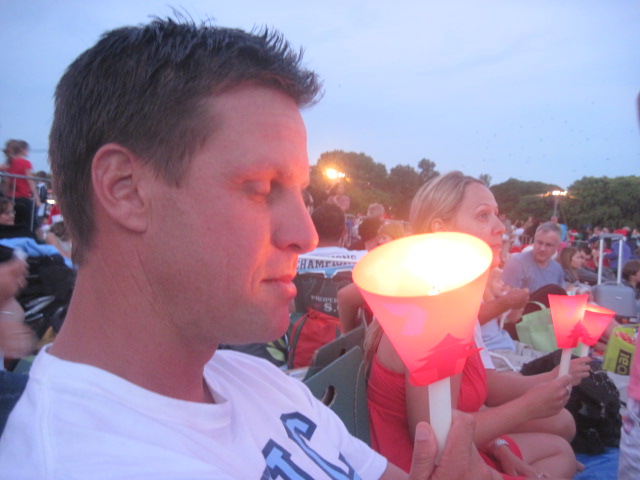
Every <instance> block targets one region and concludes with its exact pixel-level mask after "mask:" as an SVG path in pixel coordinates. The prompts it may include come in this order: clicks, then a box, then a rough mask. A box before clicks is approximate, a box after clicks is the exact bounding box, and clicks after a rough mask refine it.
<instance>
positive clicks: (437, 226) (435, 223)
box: [431, 218, 444, 233]
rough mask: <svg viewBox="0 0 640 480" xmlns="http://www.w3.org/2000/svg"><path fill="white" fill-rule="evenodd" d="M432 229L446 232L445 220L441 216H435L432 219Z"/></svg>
mask: <svg viewBox="0 0 640 480" xmlns="http://www.w3.org/2000/svg"><path fill="white" fill-rule="evenodd" d="M431 231H432V232H436V233H437V232H444V222H443V221H442V220H440V219H439V218H434V219H433V220H431Z"/></svg>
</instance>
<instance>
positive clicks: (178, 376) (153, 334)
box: [49, 272, 216, 403]
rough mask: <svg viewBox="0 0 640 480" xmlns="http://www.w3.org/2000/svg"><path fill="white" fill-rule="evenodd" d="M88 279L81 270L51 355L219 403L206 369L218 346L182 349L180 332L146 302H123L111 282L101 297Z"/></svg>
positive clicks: (170, 392)
mask: <svg viewBox="0 0 640 480" xmlns="http://www.w3.org/2000/svg"><path fill="white" fill-rule="evenodd" d="M85 280H86V279H85V278H84V277H83V275H82V273H81V272H79V275H78V279H77V283H76V287H75V289H74V299H73V300H72V303H71V305H70V307H69V313H68V315H67V318H66V319H65V323H64V327H63V328H62V330H61V331H60V334H59V335H58V337H57V338H56V341H55V342H54V344H53V345H52V347H51V349H50V350H49V353H50V354H52V355H54V356H56V357H59V358H61V359H63V360H68V361H72V362H77V363H84V364H87V365H92V366H94V367H97V368H100V369H102V370H105V371H107V372H110V373H112V374H114V375H117V376H119V377H121V378H123V379H125V380H127V381H129V382H131V383H133V384H136V385H138V386H140V387H142V388H145V389H147V390H150V391H152V392H155V393H158V394H160V395H164V396H167V397H171V398H176V399H180V400H186V401H192V402H201V403H210V402H212V401H213V396H212V395H211V393H210V392H209V391H208V388H206V386H205V385H204V381H203V371H204V365H205V364H206V363H207V361H208V360H210V359H211V357H212V356H213V354H214V353H215V350H216V349H215V347H213V348H210V349H206V351H204V350H205V348H200V349H198V348H197V347H196V348H194V347H195V345H192V346H191V347H189V345H187V343H188V342H184V348H181V346H180V341H179V340H180V339H179V336H178V335H177V334H176V332H173V333H172V332H171V330H170V329H164V330H163V328H162V327H163V325H164V324H165V323H166V322H164V321H163V320H162V319H159V318H157V316H154V315H153V312H145V308H144V305H142V302H140V303H141V304H140V305H137V306H136V305H130V304H129V305H125V304H123V303H122V302H119V301H118V300H117V298H118V295H119V294H118V290H119V289H117V288H116V289H113V288H110V287H109V286H108V285H106V286H105V291H101V292H100V295H96V294H95V292H91V291H90V287H91V285H95V283H94V282H93V283H92V282H86V281H85ZM106 283H109V282H106ZM110 285H113V284H112V282H111V283H110ZM121 293H122V292H120V294H121ZM105 298H109V299H111V301H110V302H109V304H108V305H105V304H104V302H102V301H101V300H100V299H105ZM101 302H102V303H101Z"/></svg>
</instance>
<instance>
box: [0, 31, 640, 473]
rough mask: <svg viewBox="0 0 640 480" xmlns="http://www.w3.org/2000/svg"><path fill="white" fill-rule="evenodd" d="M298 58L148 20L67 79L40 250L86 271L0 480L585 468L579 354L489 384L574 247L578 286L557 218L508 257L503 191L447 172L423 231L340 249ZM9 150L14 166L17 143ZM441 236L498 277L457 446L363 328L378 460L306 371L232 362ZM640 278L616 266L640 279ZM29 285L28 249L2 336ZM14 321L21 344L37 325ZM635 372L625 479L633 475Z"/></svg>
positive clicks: (5, 267)
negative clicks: (306, 294)
mask: <svg viewBox="0 0 640 480" xmlns="http://www.w3.org/2000/svg"><path fill="white" fill-rule="evenodd" d="M301 60H302V58H301V53H296V51H295V50H293V49H292V48H290V47H289V45H288V43H287V42H286V40H285V39H284V38H283V37H282V36H281V35H280V34H278V33H277V32H273V31H266V30H265V31H263V32H257V33H246V32H244V31H241V30H237V29H226V28H222V27H215V26H211V25H209V24H202V25H196V24H195V23H194V22H193V21H188V20H183V19H177V20H174V19H154V20H152V21H151V22H150V23H149V24H146V25H140V26H137V27H125V28H121V29H117V30H113V31H111V32H108V33H106V34H105V35H103V36H102V37H101V39H100V40H99V41H98V43H97V44H96V45H95V46H93V47H92V48H90V49H89V50H87V51H86V52H85V53H83V54H82V55H81V56H80V57H79V58H78V59H76V60H75V61H74V62H73V63H72V64H71V65H70V66H69V68H68V69H67V70H66V72H65V74H64V75H63V77H62V79H61V80H60V83H59V84H58V87H57V89H56V94H55V98H56V102H55V105H56V109H55V114H54V120H53V126H52V131H51V135H50V148H49V152H50V159H51V167H52V171H53V175H54V177H55V179H56V184H55V193H56V198H57V200H58V201H59V204H60V208H61V213H62V215H64V221H65V223H64V225H65V229H62V228H61V229H57V228H56V229H54V228H53V227H52V229H51V230H52V232H51V233H52V234H54V235H55V237H51V240H50V241H48V242H47V243H50V245H55V248H56V249H60V250H59V251H60V252H62V250H64V251H65V252H66V255H65V256H69V255H70V257H71V258H72V260H73V264H74V265H75V267H76V268H77V279H76V281H75V287H74V290H73V296H72V298H71V301H70V304H69V306H68V311H67V314H66V318H65V320H64V326H63V327H62V329H61V330H60V332H59V334H58V335H57V337H56V339H55V341H54V342H53V343H51V344H48V345H46V346H44V347H43V348H42V349H40V351H39V353H38V354H37V356H36V358H35V360H34V361H33V365H32V367H31V369H30V371H29V376H28V380H27V381H26V385H25V387H24V390H23V391H22V392H21V394H19V395H17V396H16V397H15V402H14V404H12V405H11V406H10V408H7V407H6V406H5V404H3V403H1V402H0V407H2V408H0V413H2V414H3V415H4V416H5V419H6V425H5V428H4V431H3V432H2V433H1V436H0V479H7V480H8V479H11V480H16V479H17V480H20V479H32V478H52V479H66V478H87V479H89V478H91V479H102V478H104V479H107V478H171V479H174V478H265V479H266V478H314V479H320V478H362V479H378V478H384V479H400V478H411V479H427V478H429V479H434V480H436V479H453V480H455V479H478V480H481V479H499V478H514V477H515V478H556V479H563V478H566V479H568V478H572V477H573V476H574V474H575V473H576V471H578V470H579V469H580V468H581V465H580V464H579V463H578V462H577V461H576V457H575V455H574V452H573V450H572V448H571V446H570V444H569V442H570V441H571V439H572V437H573V435H574V434H575V422H574V420H573V417H572V416H571V414H570V413H569V412H568V411H567V410H566V409H565V408H564V406H565V405H566V402H567V400H568V398H569V395H570V392H571V388H572V386H575V385H578V384H579V383H580V381H581V380H582V379H583V378H585V377H586V376H587V375H588V372H589V366H588V365H587V362H588V358H581V359H575V360H573V361H572V362H571V367H570V370H569V374H567V375H564V376H561V377H558V371H557V369H555V370H552V371H549V372H545V373H542V374H539V375H532V376H527V377H525V376H523V375H520V374H518V373H517V372H502V371H498V370H497V369H496V368H495V365H494V364H493V362H492V359H491V357H490V356H489V355H488V353H487V348H484V347H485V341H484V339H483V337H486V335H484V334H483V333H486V332H483V331H482V328H483V327H485V326H487V325H490V324H492V322H498V324H499V323H500V322H502V321H503V320H505V319H509V320H511V321H516V320H517V318H518V317H519V315H521V314H522V312H524V311H525V308H526V304H527V302H528V301H529V300H530V299H531V298H535V297H536V295H538V294H540V295H542V293H537V292H540V291H542V292H544V291H545V290H544V289H545V288H548V286H549V284H552V285H555V286H557V287H558V288H564V287H565V286H566V284H567V281H566V280H565V278H567V277H568V278H569V282H574V279H575V278H578V280H579V278H580V277H579V270H580V269H581V268H584V264H581V262H580V261H579V260H580V259H581V257H580V256H579V255H578V258H577V259H576V260H575V261H574V259H573V257H574V256H576V252H573V251H572V250H567V252H568V253H566V254H565V255H566V256H570V257H569V258H568V263H567V265H568V266H567V267H566V269H568V271H567V272H565V271H564V270H563V267H562V266H561V265H560V264H559V263H557V262H556V261H555V260H554V259H553V256H554V255H556V254H557V252H558V249H559V248H558V247H559V245H560V243H561V242H562V235H563V230H562V228H561V227H560V226H558V224H557V222H554V221H553V219H552V220H551V221H550V222H546V223H542V224H541V225H539V226H537V228H536V229H535V231H534V232H533V233H532V238H533V246H532V248H531V249H530V250H526V249H525V250H524V251H522V252H519V253H515V254H513V255H509V256H508V258H506V259H505V258H503V254H504V245H505V242H504V237H505V235H506V237H507V238H510V235H509V234H507V228H506V226H505V223H506V222H505V219H501V218H500V216H499V213H498V205H497V203H496V201H495V198H494V197H493V194H492V193H491V191H490V190H489V189H488V188H487V187H486V186H485V185H484V184H483V183H482V182H480V181H478V180H476V179H473V178H471V177H468V176H465V175H464V174H462V173H461V172H451V173H448V174H445V175H441V176H438V177H436V178H435V179H433V180H431V181H430V182H428V183H426V184H425V185H424V186H423V187H422V188H421V189H420V190H419V191H418V193H417V194H416V196H415V197H414V199H413V203H412V206H411V218H410V228H409V229H407V228H406V225H405V224H404V223H402V222H394V221H389V220H388V219H385V218H384V207H383V206H382V205H380V204H372V205H371V207H370V209H369V212H368V213H367V215H366V216H365V217H364V218H362V219H361V221H360V222H359V223H358V224H357V225H355V226H354V227H353V228H355V229H356V230H357V233H358V237H359V238H357V241H355V242H351V241H349V242H347V240H346V239H348V238H349V237H350V236H349V235H347V233H348V231H349V228H350V225H349V223H348V222H347V219H346V217H345V212H347V211H348V210H349V205H350V200H349V197H348V195H347V193H346V192H345V189H344V185H342V184H339V185H340V186H337V187H336V188H335V190H334V191H333V192H331V196H329V197H328V200H327V201H326V202H323V203H322V204H319V205H313V204H312V199H310V198H309V197H310V196H309V195H305V194H304V193H303V192H304V188H305V187H306V186H307V185H308V180H309V163H308V157H307V150H306V130H305V125H304V122H303V120H302V116H301V114H300V109H302V108H303V107H306V106H308V105H311V104H313V103H314V102H315V101H316V100H317V99H318V97H319V95H320V93H321V84H320V81H319V79H318V77H317V76H316V74H315V73H314V72H312V71H310V70H308V69H306V68H305V67H304V66H302V63H301ZM114 72H117V73H115V74H114ZM159 118H161V119H167V118H171V119H172V121H171V122H166V121H162V122H159V121H158V119H159ZM12 155H13V156H12V158H13V159H15V158H19V159H22V160H24V156H25V155H26V151H25V150H24V148H22V149H21V150H16V151H13V150H12ZM16 165H22V167H24V166H25V165H26V163H25V162H24V161H20V162H16ZM22 167H21V168H22ZM16 168H17V167H16ZM21 171H22V172H23V174H26V175H27V176H29V174H30V171H29V170H28V169H23V170H21ZM27 186H28V189H29V191H27V190H26V189H23V190H21V192H20V194H21V195H24V197H18V196H14V197H13V198H15V199H16V200H15V201H14V202H13V203H7V202H5V204H0V207H2V208H0V219H5V218H6V221H7V222H11V220H10V219H11V218H12V208H13V205H14V204H15V205H17V203H18V202H17V200H18V198H26V199H30V201H32V202H35V204H37V203H38V201H37V200H36V193H37V191H36V190H34V188H35V184H34V185H33V188H32V185H31V183H28V184H27ZM17 191H18V189H17V187H16V192H17ZM29 192H30V193H29ZM20 203H26V202H22V201H21V202H20ZM3 205H4V206H3ZM33 210H34V209H32V211H33ZM310 212H311V214H310ZM556 220H557V219H556ZM31 223H32V222H31ZM515 225H516V227H515V228H516V231H517V230H519V229H522V232H525V231H526V229H527V228H529V225H526V224H525V223H523V224H522V225H520V224H519V223H518V222H515ZM444 231H454V232H463V233H467V234H469V235H473V236H475V237H477V238H479V239H481V240H483V241H484V242H486V243H487V244H488V245H489V247H490V248H491V250H492V253H493V263H492V268H493V270H492V272H491V281H490V282H488V284H487V288H486V292H485V298H484V301H483V303H482V305H481V306H480V311H479V314H478V322H477V325H476V329H475V334H474V340H473V342H474V346H475V347H477V349H476V350H475V353H473V354H472V355H471V356H470V357H469V359H468V360H467V362H466V365H465V368H464V370H463V372H462V373H461V374H459V375H456V376H454V378H452V381H451V385H452V387H451V399H452V405H451V406H452V407H453V409H454V413H453V418H452V424H451V429H450V432H449V434H448V437H447V440H446V445H445V447H444V450H443V451H438V445H437V442H436V440H435V437H434V434H433V431H432V429H431V427H430V425H429V423H428V419H429V408H430V407H431V408H437V407H436V406H433V405H432V406H430V405H429V395H428V392H427V389H426V387H418V386H415V385H413V384H412V383H411V382H410V381H409V372H408V371H407V369H406V367H405V365H404V364H403V362H402V361H401V359H400V356H399V355H398V352H397V351H396V350H395V349H394V348H393V346H392V345H391V342H390V341H389V339H388V338H387V336H386V335H385V333H384V331H383V330H382V329H381V327H380V326H379V325H378V323H377V321H376V320H375V319H374V318H372V316H371V315H368V316H365V317H364V320H363V321H364V323H365V324H368V326H367V329H366V331H367V333H366V337H367V338H366V341H365V346H366V353H367V354H366V359H367V362H368V368H369V369H370V370H369V371H370V373H369V378H368V393H367V396H368V403H369V410H370V420H371V433H372V441H371V446H369V445H367V444H366V443H364V442H362V441H361V440H359V439H357V438H355V437H353V436H352V435H350V434H349V432H348V431H347V429H346V428H345V426H344V425H343V424H342V422H341V421H340V419H339V418H338V417H337V416H336V415H335V414H334V413H333V412H332V411H331V410H330V409H329V408H327V407H326V406H325V405H323V404H322V402H320V401H319V400H318V399H315V398H314V397H313V396H312V395H311V393H310V392H309V390H308V389H307V388H306V387H305V386H304V385H303V384H302V383H300V382H299V381H298V380H296V379H295V378H292V377H291V376H288V375H286V373H284V372H282V371H281V370H280V369H278V368H277V367H275V366H273V365H271V364H270V363H268V362H265V361H264V360H262V359H260V358H257V357H255V356H251V355H246V354H243V353H239V352H236V351H233V350H230V349H225V350H222V349H219V348H218V347H219V345H221V344H225V345H242V344H247V343H253V342H269V341H272V340H273V339H275V338H279V337H280V336H282V335H283V333H284V332H285V331H286V329H287V327H288V325H289V318H290V317H289V312H290V308H291V305H292V302H293V300H294V297H295V294H296V289H295V286H294V283H293V280H294V277H295V275H296V273H297V271H302V270H313V269H325V268H330V267H334V266H335V264H341V263H345V262H346V263H350V264H352V263H353V262H355V261H357V260H358V259H359V258H361V257H362V256H363V255H365V254H366V252H367V251H369V250H372V249H375V248H377V247H378V246H379V245H381V244H383V243H385V242H388V241H391V240H393V239H396V238H399V237H402V236H404V235H406V234H409V233H429V232H444ZM518 238H520V239H522V238H523V234H520V235H518ZM71 239H73V245H72V248H71V245H70V244H69V242H70V241H71ZM520 243H522V242H521V241H520ZM514 244H515V240H514ZM520 246H521V245H519V246H518V247H520ZM52 248H54V247H52ZM567 248H569V247H567ZM69 252H70V253H69ZM610 253H612V254H615V253H616V252H610ZM617 253H618V254H619V255H624V252H623V251H618V252H617ZM632 261H633V260H632ZM581 265H582V266H581ZM627 265H629V266H628V267H627ZM634 265H635V266H634ZM637 267H638V266H637V265H636V264H630V263H628V262H627V263H625V268H624V272H626V273H625V274H624V275H625V279H626V281H627V282H629V284H630V285H635V286H636V287H637V285H638V281H639V278H638V276H639V275H640V274H639V271H640V269H639V268H637ZM25 275H26V266H25V262H24V260H22V259H20V258H12V257H11V256H10V257H9V261H7V262H4V263H0V310H1V311H0V328H1V329H0V340H2V338H3V335H5V333H4V331H5V327H6V325H10V324H9V323H7V324H4V322H5V318H4V316H5V315H6V316H12V315H15V312H16V310H15V309H14V306H15V303H14V299H13V297H15V295H16V293H17V292H18V291H19V289H20V288H22V287H23V286H24V282H25ZM340 292H345V294H344V295H340V296H339V298H337V302H338V308H337V311H338V314H339V316H340V317H341V318H340V320H341V323H342V325H343V330H344V331H345V332H346V331H347V330H350V329H353V328H355V327H357V326H358V325H357V322H358V318H359V317H358V315H357V311H358V310H359V309H360V308H361V307H362V308H366V304H365V303H364V300H363V299H362V297H358V294H359V292H358V291H357V289H356V288H355V287H354V286H353V284H351V285H348V286H346V287H344V288H343V289H342V290H340ZM340 292H339V293H340ZM341 302H346V303H342V306H341ZM354 317H355V320H354ZM17 325H20V323H19V322H17ZM493 325H494V326H495V323H493ZM11 327H13V329H12V330H11V331H10V332H8V334H10V335H11V336H14V337H15V336H16V335H17V336H20V337H21V338H22V339H25V335H24V333H25V330H24V328H22V329H16V328H15V327H16V325H14V324H11ZM27 333H28V332H27ZM8 334H6V335H8ZM30 341H32V340H31V337H29V335H26V340H25V343H27V344H29V342H30ZM0 345H3V344H0ZM514 345H515V344H514ZM3 348H4V347H3ZM29 348H32V347H29ZM514 348H516V347H515V346H514ZM638 357H640V356H636V359H637V358H638ZM638 363H639V362H638V361H636V362H635V363H634V368H633V372H632V380H631V383H630V387H629V396H630V398H631V399H633V400H635V401H637V403H635V404H634V403H633V402H632V403H631V404H630V411H631V412H632V414H633V415H636V417H635V422H636V423H635V424H633V419H632V421H631V424H628V425H630V426H629V428H628V432H627V433H625V434H624V435H625V436H623V448H622V452H623V453H622V454H621V465H624V468H625V469H627V468H628V471H627V470H624V472H623V470H622V468H623V467H622V466H621V472H622V475H623V477H621V478H634V476H637V473H638V469H639V468H640V461H639V459H638V452H637V447H636V445H638V440H639V438H638V437H639V436H640V433H639V431H638V430H639V427H638V425H637V420H638V419H637V413H638V412H637V405H640V396H639V395H638V393H640V392H638V390H639V389H640V384H638V381H637V380H638V378H637V377H638V376H639V375H640V371H639V368H638V367H639V366H640V365H638ZM5 375H6V376H5ZM8 375H9V374H8V373H3V372H0V382H1V381H3V380H4V379H5V378H8V377H7V376H8ZM0 385H1V383H0ZM0 388H1V387H0ZM0 400H1V396H0ZM436 413H437V412H436ZM634 448H635V450H636V451H635V452H634ZM436 459H438V460H437V461H436ZM624 475H626V476H624Z"/></svg>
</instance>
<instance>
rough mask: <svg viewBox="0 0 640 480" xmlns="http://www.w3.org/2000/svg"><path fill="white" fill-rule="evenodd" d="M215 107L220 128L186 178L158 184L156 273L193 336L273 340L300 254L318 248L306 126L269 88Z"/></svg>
mask: <svg viewBox="0 0 640 480" xmlns="http://www.w3.org/2000/svg"><path fill="white" fill-rule="evenodd" d="M207 109H208V117H207V118H208V119H209V120H207V121H210V122H212V124H213V125H215V127H214V128H213V129H212V130H213V131H212V133H211V134H210V136H209V137H208V138H207V139H206V141H205V142H204V144H203V145H202V146H201V147H200V148H199V149H198V150H197V151H196V153H195V154H194V156H193V158H192V160H191V164H190V167H189V170H188V172H187V174H186V177H185V178H184V179H183V181H181V182H180V185H179V187H177V188H176V187H172V186H170V185H166V184H164V183H163V182H161V181H158V184H157V188H158V192H157V195H156V198H157V201H158V202H157V203H158V206H159V208H158V211H157V218H156V220H157V231H155V232H150V233H152V235H154V237H152V235H150V237H152V238H155V239H157V238H160V240H156V244H155V245H154V247H153V249H150V252H149V255H156V257H155V258H153V259H148V260H147V262H146V263H147V264H150V265H153V266H154V267H153V268H152V271H150V272H149V275H154V277H152V278H153V281H154V282H155V285H156V286H157V287H158V289H159V290H160V295H166V296H168V297H169V298H167V302H166V303H167V305H166V306H165V307H166V310H168V311H169V312H170V318H169V319H168V320H169V321H170V322H172V323H174V324H175V326H176V331H178V332H179V335H180V336H182V337H184V338H185V340H186V341H191V342H204V343H203V344H205V343H206V344H207V345H208V344H210V343H212V342H214V343H217V342H220V343H249V342H261V341H269V340H273V339H275V338H277V337H278V336H280V335H282V334H283V333H284V331H285V330H286V328H287V326H288V321H289V316H288V305H289V303H290V301H291V300H292V299H293V297H294V296H295V293H296V289H295V286H294V285H293V283H292V279H293V277H294V276H295V273H296V264H297V258H298V254H300V253H304V252H307V251H310V250H312V249H313V248H314V247H315V245H316V244H317V236H316V233H315V229H314V227H313V223H312V222H311V218H310V216H309V213H308V211H307V209H306V208H305V204H304V200H303V196H302V189H303V188H304V187H305V186H306V185H307V183H308V178H309V163H308V157H307V148H306V141H307V139H306V131H305V126H304V123H303V121H302V117H301V115H300V112H299V110H298V108H297V106H296V105H295V103H294V102H293V101H292V100H291V99H290V98H289V97H287V96H285V95H283V94H281V93H279V92H277V91H274V90H271V89H267V88H263V87H257V86H243V87H238V88H236V89H233V90H231V91H229V92H227V93H224V94H222V95H220V96H218V97H217V98H216V99H215V100H211V101H210V102H209V103H208V106H207ZM159 254H162V255H159ZM156 293H158V292H156ZM187 339H188V340H187Z"/></svg>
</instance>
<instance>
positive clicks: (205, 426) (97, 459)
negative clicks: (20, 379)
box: [0, 350, 387, 480]
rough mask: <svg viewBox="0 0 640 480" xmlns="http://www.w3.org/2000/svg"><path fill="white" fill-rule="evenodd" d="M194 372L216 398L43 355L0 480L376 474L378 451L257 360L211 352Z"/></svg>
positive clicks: (12, 421)
mask: <svg viewBox="0 0 640 480" xmlns="http://www.w3.org/2000/svg"><path fill="white" fill-rule="evenodd" d="M204 377H205V380H206V382H207V384H208V385H209V387H210V389H211V391H212V392H214V396H215V401H216V404H202V403H193V402H186V401H182V400H176V399H173V398H168V397H165V396H162V395H159V394H156V393H153V392H151V391H149V390H145V389H143V388H141V387H139V386H137V385H134V384H132V383H130V382H127V381H126V380H124V379H122V378H120V377H118V376H115V375H113V374H111V373H108V372H106V371H104V370H101V369H98V368H95V367H91V366H88V365H84V364H79V363H73V362H68V361H65V360H61V359H59V358H57V357H54V356H52V355H50V354H48V353H47V352H46V350H43V351H42V352H40V353H39V354H38V356H37V358H36V359H35V362H34V364H33V367H32V369H31V371H30V376H29V382H28V384H27V388H26V390H25V392H24V394H23V395H22V397H21V398H20V400H19V402H18V403H17V405H16V407H15V408H14V410H13V412H12V413H11V415H10V417H9V420H8V422H7V426H6V429H5V432H4V434H3V435H2V438H1V439H0V479H2V480H21V479H25V480H26V479H29V480H32V479H51V480H53V479H56V480H57V479H60V480H62V479H64V480H73V479H87V480H100V479H127V480H129V479H149V480H159V479H170V480H176V479H190V480H192V479H203V480H204V479H207V480H212V479H266V478H270V476H269V470H271V471H272V472H277V471H278V469H281V472H284V473H283V474H282V475H281V476H280V477H279V478H301V479H302V478H314V479H322V478H346V476H348V472H349V471H350V468H353V469H354V470H355V471H356V472H357V475H359V477H360V478H362V479H377V478H379V477H380V476H381V475H382V473H383V472H384V470H385V468H386V465H387V462H386V460H385V459H384V458H383V457H381V456H380V455H378V454H377V453H375V452H374V451H373V450H371V449H370V448H369V447H368V446H367V445H366V444H365V443H363V442H361V441H360V440H358V439H356V438H354V437H352V436H351V435H349V433H348V432H347V430H346V428H345V427H344V425H343V424H342V422H341V421H340V420H339V418H338V417H337V416H336V415H335V414H334V413H333V412H332V411H331V410H330V409H329V408H327V407H325V406H324V405H322V403H320V402H319V401H317V400H316V399H315V398H314V397H313V396H312V395H311V393H310V392H309V390H308V389H307V388H306V387H305V386H304V385H303V384H302V383H301V382H299V381H298V380H295V379H293V378H291V377H288V376H286V375H285V374H284V373H283V372H281V371H279V370H278V369H277V368H275V367H274V366H272V365H271V364H270V363H269V362H267V361H264V360H261V359H258V358H256V357H251V356H249V355H245V354H242V353H238V352H233V351H218V352H217V353H216V354H215V356H214V358H213V359H212V360H211V361H210V362H209V363H208V364H207V365H206V368H205V372H204ZM336 472H347V473H345V474H343V475H345V476H344V477H341V476H340V475H338V474H336ZM275 477H276V475H274V477H273V478H275ZM354 478H357V476H356V477H354Z"/></svg>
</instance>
